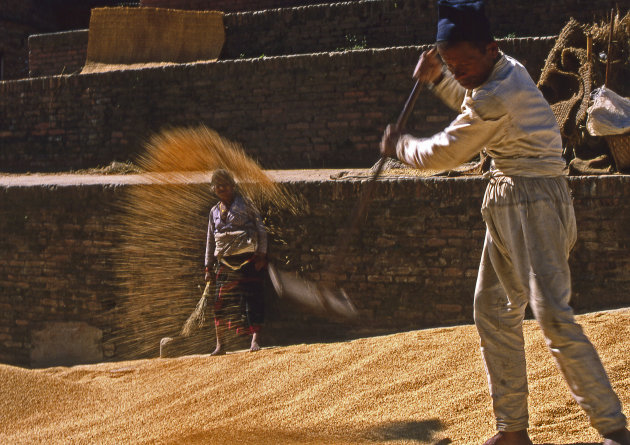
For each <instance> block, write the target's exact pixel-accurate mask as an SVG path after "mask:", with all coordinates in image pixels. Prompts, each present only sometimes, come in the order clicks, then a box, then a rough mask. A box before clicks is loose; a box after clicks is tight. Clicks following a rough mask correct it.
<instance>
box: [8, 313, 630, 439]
mask: <svg viewBox="0 0 630 445" xmlns="http://www.w3.org/2000/svg"><path fill="white" fill-rule="evenodd" d="M578 320H579V322H580V323H581V324H582V325H583V327H584V329H585V332H586V334H587V335H588V336H589V337H590V339H591V340H592V342H593V344H594V345H595V347H596V348H597V350H598V352H599V353H600V356H601V358H602V361H603V363H604V366H605V367H606V370H607V371H608V374H609V376H610V379H611V382H612V384H613V387H614V389H615V390H616V391H617V393H618V394H619V396H620V398H621V400H622V402H623V404H624V408H625V409H624V413H625V414H626V415H627V416H628V415H630V411H629V409H628V408H629V407H630V366H628V358H629V355H628V344H629V343H628V338H630V308H626V309H619V310H612V311H605V312H597V313H591V314H585V315H581V316H579V317H578ZM524 331H525V340H526V351H527V360H528V376H529V382H530V423H531V429H530V435H531V437H532V440H533V441H534V443H537V444H543V443H544V444H555V445H560V444H563V445H565V444H591V443H598V442H600V441H601V439H599V437H598V434H597V432H596V431H595V430H594V429H593V428H591V427H590V426H589V425H588V420H587V418H586V416H585V415H584V413H583V412H582V410H581V409H580V408H579V407H578V405H577V404H576V403H575V402H574V401H573V399H572V398H571V396H570V394H569V391H568V389H567V386H566V384H565V383H564V381H563V379H562V377H561V376H560V374H559V372H558V371H557V370H556V368H555V365H554V363H553V361H552V359H551V355H550V354H549V352H548V351H547V349H546V346H545V344H544V341H543V338H542V335H541V333H540V331H539V329H538V327H537V326H536V324H535V322H533V321H526V322H525V325H524ZM478 342H479V341H478V337H477V333H476V331H475V328H474V326H472V325H465V326H456V327H447V328H438V329H428V330H420V331H412V332H405V333H398V334H394V335H388V336H380V337H370V338H361V339H356V340H353V341H348V342H342V343H323V344H299V345H294V346H289V347H276V348H268V349H263V350H262V351H259V352H256V353H249V352H236V353H231V354H228V355H225V356H221V357H210V356H208V355H196V356H187V357H180V358H172V359H159V358H155V359H147V360H136V361H127V362H116V363H102V364H95V365H82V366H75V367H70V368H66V367H56V368H47V369H35V370H28V369H23V368H17V367H12V366H8V365H0V392H1V394H2V397H1V398H0V419H1V421H0V442H1V443H11V444H21V443H23V444H26V443H47V444H57V443H99V444H120V443H173V444H174V443H187V444H201V443H205V444H209V443H211V444H237V443H258V444H269V445H271V444H331V445H341V444H376V443H387V444H425V443H426V444H429V443H430V444H440V445H445V444H449V443H452V444H478V443H481V442H482V441H483V439H485V438H487V437H489V436H490V435H492V434H493V432H494V420H493V416H492V413H491V408H490V400H489V396H488V392H487V385H486V382H485V378H486V377H485V372H484V370H483V365H482V363H481V359H480V354H479V348H478Z"/></svg>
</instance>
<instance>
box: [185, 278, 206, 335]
mask: <svg viewBox="0 0 630 445" xmlns="http://www.w3.org/2000/svg"><path fill="white" fill-rule="evenodd" d="M213 285H214V282H213V281H212V280H210V281H208V282H206V287H205V288H204V290H203V294H202V295H201V298H200V299H199V302H197V306H196V307H195V310H194V311H192V314H190V316H189V317H188V320H186V323H184V326H183V327H182V330H181V332H180V334H179V335H181V336H182V337H190V336H191V335H192V334H193V332H194V331H195V330H196V329H201V328H202V327H203V325H204V323H205V321H206V307H207V306H208V298H209V297H210V294H211V292H212V286H213Z"/></svg>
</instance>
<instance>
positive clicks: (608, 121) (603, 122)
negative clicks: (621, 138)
mask: <svg viewBox="0 0 630 445" xmlns="http://www.w3.org/2000/svg"><path fill="white" fill-rule="evenodd" d="M586 129H587V130H588V132H589V134H591V135H592V136H612V135H618V134H624V133H627V132H630V100H628V99H626V98H625V97H621V96H620V95H618V94H617V93H615V92H614V91H612V90H611V89H609V88H606V87H605V86H604V87H601V88H598V89H596V90H595V91H594V92H593V104H592V105H591V106H590V107H589V108H588V118H587V120H586Z"/></svg>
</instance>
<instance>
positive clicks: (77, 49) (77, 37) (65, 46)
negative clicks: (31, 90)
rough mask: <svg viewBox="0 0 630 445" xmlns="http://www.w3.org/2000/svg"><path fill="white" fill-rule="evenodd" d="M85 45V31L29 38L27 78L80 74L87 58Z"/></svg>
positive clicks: (86, 39) (86, 43)
mask: <svg viewBox="0 0 630 445" xmlns="http://www.w3.org/2000/svg"><path fill="white" fill-rule="evenodd" d="M87 45H88V32H87V30H81V31H66V32H58V33H51V34H33V35H31V36H29V38H28V49H29V52H28V75H29V77H40V76H55V75H59V74H73V73H79V72H81V69H83V65H84V64H85V59H86V56H87Z"/></svg>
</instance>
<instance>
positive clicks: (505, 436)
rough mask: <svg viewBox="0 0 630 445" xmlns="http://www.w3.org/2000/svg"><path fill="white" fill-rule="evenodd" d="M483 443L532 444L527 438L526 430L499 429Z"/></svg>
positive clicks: (495, 444)
mask: <svg viewBox="0 0 630 445" xmlns="http://www.w3.org/2000/svg"><path fill="white" fill-rule="evenodd" d="M483 445H533V444H532V441H531V440H529V436H528V435H527V430H521V431H499V432H498V433H497V434H495V435H494V436H492V437H491V438H490V439H488V440H487V441H486V442H485V443H484V444H483Z"/></svg>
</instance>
